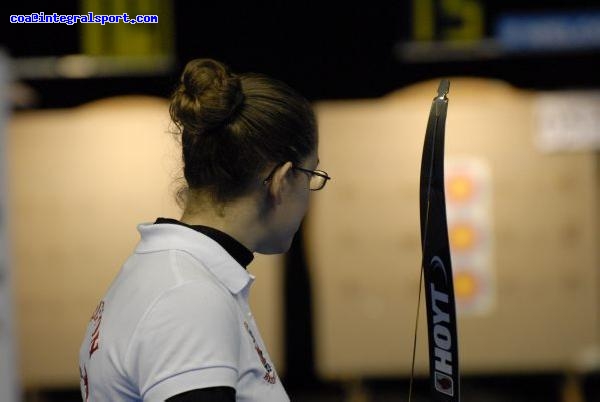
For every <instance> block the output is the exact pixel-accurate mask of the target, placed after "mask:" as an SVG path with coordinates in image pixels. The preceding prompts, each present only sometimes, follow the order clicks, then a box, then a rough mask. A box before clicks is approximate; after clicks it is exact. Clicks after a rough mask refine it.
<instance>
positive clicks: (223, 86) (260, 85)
mask: <svg viewBox="0 0 600 402" xmlns="http://www.w3.org/2000/svg"><path fill="white" fill-rule="evenodd" d="M170 113H171V118H172V120H173V122H174V123H175V125H176V126H177V128H178V129H179V130H178V134H180V135H181V144H182V151H183V164H184V169H183V172H184V177H185V180H186V181H187V188H184V189H183V190H182V191H180V192H179V194H178V196H179V201H180V203H183V204H184V206H185V209H186V212H187V213H189V214H192V215H193V214H194V212H190V211H194V210H195V209H196V207H198V206H199V204H200V202H199V201H202V202H203V203H204V204H206V203H207V202H208V203H210V204H211V206H213V207H214V206H217V207H218V208H219V210H221V208H220V207H221V206H226V205H230V204H233V203H236V201H238V200H243V201H244V202H245V201H246V200H252V202H251V203H250V204H244V205H251V206H252V207H249V208H248V209H251V210H252V211H254V213H255V215H256V217H257V221H259V222H260V225H254V227H253V232H254V234H255V235H256V233H257V232H262V233H261V235H259V236H257V237H258V238H257V239H256V244H255V246H256V247H255V251H258V252H263V253H268V254H270V253H277V252H282V251H285V250H286V249H287V248H288V247H289V244H290V242H291V239H292V237H293V234H294V233H295V232H296V230H297V229H298V226H299V224H300V221H301V219H302V217H303V216H304V213H305V212H306V207H307V204H308V190H309V183H310V180H311V176H310V174H308V175H307V174H306V172H305V171H302V168H304V169H315V168H316V165H317V163H318V156H317V127H316V122H315V116H314V112H313V110H312V108H311V105H310V103H309V102H308V101H307V100H306V99H304V98H303V97H302V96H300V95H299V94H298V93H296V92H295V91H294V90H292V89H291V88H290V87H289V86H287V85H286V84H284V83H282V82H280V81H277V80H274V79H272V78H269V77H266V76H264V75H259V74H239V75H238V74H233V73H231V72H230V71H229V69H228V68H227V67H226V66H225V65H223V64H222V63H219V62H217V61H215V60H210V59H198V60H192V61H191V62H189V63H188V64H187V66H186V67H185V70H184V72H183V74H182V76H181V81H180V84H179V86H178V88H177V89H176V90H175V92H174V94H173V96H172V99H171V106H170ZM298 168H299V169H298ZM269 172H271V173H272V174H269ZM247 195H250V197H246V196H247ZM207 197H208V198H207ZM238 204H239V203H238ZM236 205H237V204H236ZM203 207H204V208H199V209H206V208H205V207H206V205H203ZM243 232H244V231H242V233H241V235H243V234H244V233H243Z"/></svg>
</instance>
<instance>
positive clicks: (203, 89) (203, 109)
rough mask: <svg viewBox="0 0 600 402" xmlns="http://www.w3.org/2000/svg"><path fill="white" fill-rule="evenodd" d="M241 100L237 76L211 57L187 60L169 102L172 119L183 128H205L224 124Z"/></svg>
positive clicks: (242, 97) (240, 88)
mask: <svg viewBox="0 0 600 402" xmlns="http://www.w3.org/2000/svg"><path fill="white" fill-rule="evenodd" d="M243 102H244V93H243V91H242V85H241V82H240V79H239V78H238V77H237V76H235V75H233V74H231V73H230V71H229V68H228V67H227V66H226V65H224V64H222V63H220V62H218V61H216V60H212V59H196V60H192V61H190V62H189V63H188V64H187V65H186V66H185V70H184V71H183V74H182V75H181V82H180V84H179V87H178V88H177V90H176V91H175V93H174V95H173V99H172V105H171V115H172V117H173V120H174V121H175V122H176V123H177V124H178V125H180V126H182V128H183V129H188V130H192V131H194V132H196V133H200V132H205V131H208V130H211V129H214V128H216V127H219V126H221V125H223V124H225V123H226V122H227V121H228V120H229V119H230V118H231V117H232V115H233V114H235V112H236V111H237V110H238V109H239V107H240V106H241V105H242V103H243Z"/></svg>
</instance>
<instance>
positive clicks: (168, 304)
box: [126, 281, 241, 401]
mask: <svg viewBox="0 0 600 402" xmlns="http://www.w3.org/2000/svg"><path fill="white" fill-rule="evenodd" d="M239 322H240V321H239V318H238V313H237V307H236V305H235V300H234V299H233V297H232V295H231V294H230V293H229V292H228V291H227V290H225V289H223V288H221V287H219V286H218V285H216V284H214V283H210V282H201V281H195V282H189V283H186V284H183V285H179V286H177V287H175V288H172V289H170V290H168V291H167V292H165V293H164V294H163V295H162V296H161V297H160V298H159V299H158V300H157V301H155V303H154V304H153V305H152V306H151V307H150V308H149V310H148V311H147V313H146V315H145V316H144V317H143V318H142V320H141V321H140V324H139V325H138V327H137V329H136V332H135V333H134V336H133V338H132V340H131V344H130V346H129V349H128V353H127V357H126V364H127V367H128V368H129V369H130V375H131V378H132V379H133V380H134V381H135V382H136V383H137V385H138V387H139V391H140V394H141V395H142V397H143V400H144V401H164V400H165V399H167V398H169V397H172V396H174V395H177V394H180V393H183V392H186V391H190V390H193V389H202V388H210V387H231V388H234V389H235V388H236V384H237V379H238V369H237V368H238V358H239V351H240V342H241V339H240V328H239V325H240V324H239Z"/></svg>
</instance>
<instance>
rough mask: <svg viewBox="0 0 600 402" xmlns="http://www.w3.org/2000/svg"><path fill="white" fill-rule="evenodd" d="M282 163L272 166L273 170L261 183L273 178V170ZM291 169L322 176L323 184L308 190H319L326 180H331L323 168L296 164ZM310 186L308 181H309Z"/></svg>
mask: <svg viewBox="0 0 600 402" xmlns="http://www.w3.org/2000/svg"><path fill="white" fill-rule="evenodd" d="M281 166H282V165H277V166H275V167H274V168H273V170H272V171H271V173H269V175H268V176H267V178H266V179H264V180H263V184H267V183H268V182H269V181H271V179H272V178H273V175H275V171H276V170H277V168H279V167H281ZM292 170H299V171H301V172H306V173H310V174H311V176H312V175H315V176H319V177H322V178H323V179H325V180H323V185H321V187H319V188H314V189H313V188H310V187H309V188H308V189H309V190H310V191H319V190H321V189H322V188H323V187H325V185H326V184H327V181H329V180H331V176H329V175H328V174H327V172H325V171H324V170H310V169H304V168H301V167H296V166H292ZM309 186H310V183H309Z"/></svg>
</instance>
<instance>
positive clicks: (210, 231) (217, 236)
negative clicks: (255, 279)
mask: <svg viewBox="0 0 600 402" xmlns="http://www.w3.org/2000/svg"><path fill="white" fill-rule="evenodd" d="M154 223H155V224H157V223H172V224H175V225H181V226H185V227H188V228H190V229H193V230H195V231H198V232H200V233H202V234H204V235H206V236H208V237H210V238H211V239H213V240H214V241H216V242H217V243H219V245H220V246H221V247H223V248H224V249H225V251H227V252H228V253H229V254H230V255H231V256H232V257H233V258H234V259H235V260H236V261H237V262H238V264H240V265H241V266H242V267H244V268H246V267H247V266H248V264H250V263H251V262H252V260H253V259H254V254H252V251H250V250H248V249H247V248H246V247H245V246H244V245H243V244H242V243H240V242H239V241H237V240H236V239H234V238H233V237H231V236H229V235H228V234H227V233H224V232H221V231H220V230H217V229H215V228H211V227H209V226H203V225H188V224H186V223H183V222H181V221H178V220H177V219H171V218H157V219H156V222H154Z"/></svg>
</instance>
